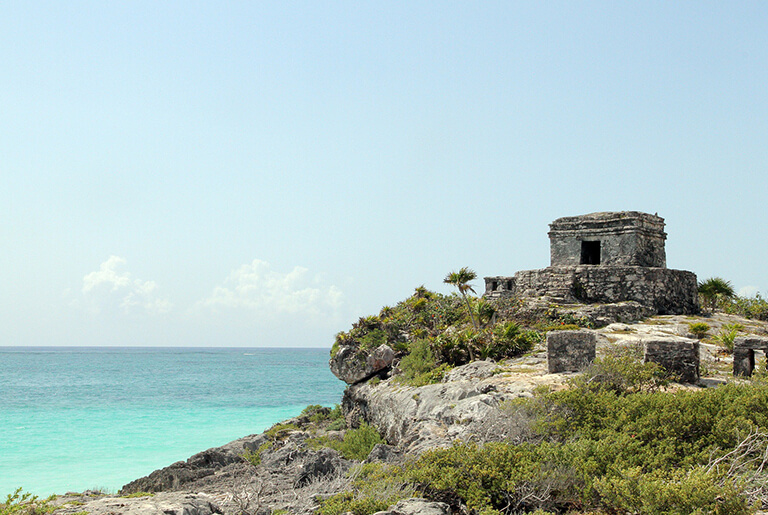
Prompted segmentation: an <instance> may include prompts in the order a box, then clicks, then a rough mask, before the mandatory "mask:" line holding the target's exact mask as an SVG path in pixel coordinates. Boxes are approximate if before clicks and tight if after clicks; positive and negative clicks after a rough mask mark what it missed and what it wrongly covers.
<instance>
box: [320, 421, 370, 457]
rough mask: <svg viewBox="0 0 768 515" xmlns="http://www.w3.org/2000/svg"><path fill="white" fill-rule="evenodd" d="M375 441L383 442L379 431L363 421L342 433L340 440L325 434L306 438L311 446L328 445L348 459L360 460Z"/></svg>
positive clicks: (366, 455) (365, 455)
mask: <svg viewBox="0 0 768 515" xmlns="http://www.w3.org/2000/svg"><path fill="white" fill-rule="evenodd" d="M377 443H384V439H383V438H381V435H380V434H379V432H378V431H377V430H376V428H374V427H373V426H369V425H368V424H366V423H365V422H363V423H362V424H361V425H360V427H358V428H357V429H350V430H348V431H347V432H345V433H344V437H343V439H342V440H335V439H331V438H328V437H327V436H319V437H314V438H309V439H307V445H309V446H310V447H312V448H320V447H330V448H331V449H335V450H337V451H339V453H340V454H341V455H342V456H344V457H345V458H347V459H349V460H358V461H362V460H364V459H365V458H367V457H368V454H369V453H370V452H371V449H373V446H374V445H376V444H377Z"/></svg>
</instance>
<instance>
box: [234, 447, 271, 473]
mask: <svg viewBox="0 0 768 515" xmlns="http://www.w3.org/2000/svg"><path fill="white" fill-rule="evenodd" d="M271 448H272V442H264V443H263V444H261V445H260V446H259V448H258V449H256V450H255V451H251V450H250V449H246V451H245V452H244V453H242V454H241V455H240V457H241V458H243V459H244V460H245V461H247V462H248V463H250V464H251V465H253V466H254V467H258V466H259V465H261V453H263V452H264V451H267V450H269V449H271Z"/></svg>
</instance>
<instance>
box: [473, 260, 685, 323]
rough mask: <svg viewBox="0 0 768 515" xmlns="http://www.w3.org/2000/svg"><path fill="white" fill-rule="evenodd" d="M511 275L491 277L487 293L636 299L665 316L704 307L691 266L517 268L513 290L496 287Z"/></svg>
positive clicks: (562, 299)
mask: <svg viewBox="0 0 768 515" xmlns="http://www.w3.org/2000/svg"><path fill="white" fill-rule="evenodd" d="M489 279H490V280H489ZM505 279H506V278H504V277H493V278H490V277H489V278H486V283H485V286H486V291H485V295H486V297H488V298H503V297H509V296H518V297H549V298H551V299H553V300H555V301H560V302H565V303H583V304H593V303H600V304H609V303H615V302H623V301H636V302H639V303H640V304H642V305H644V306H648V307H650V308H652V309H653V310H654V312H655V313H658V314H661V315H672V314H675V315H676V314H695V313H698V312H699V299H698V291H697V283H696V274H694V273H693V272H688V271H685V270H671V269H668V268H647V267H639V266H606V267H602V266H592V265H579V266H567V267H566V266H560V267H549V268H543V269H540V270H523V271H520V272H517V273H516V274H515V276H514V277H513V278H511V279H512V283H511V284H512V285H513V289H512V290H506V289H500V288H498V287H497V289H496V290H493V289H491V288H492V286H493V285H494V284H496V285H497V286H498V285H501V284H507V283H506V282H505Z"/></svg>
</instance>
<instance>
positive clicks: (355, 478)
mask: <svg viewBox="0 0 768 515" xmlns="http://www.w3.org/2000/svg"><path fill="white" fill-rule="evenodd" d="M349 475H350V478H351V480H352V485H351V489H350V490H347V491H345V492H341V493H338V494H336V495H333V496H331V497H329V498H328V499H326V500H324V501H321V503H320V504H321V505H320V509H319V510H318V512H317V513H319V514H320V515H341V514H344V513H350V512H351V513H353V514H355V515H370V514H372V513H375V512H377V511H383V510H386V509H387V507H389V506H391V505H393V504H395V503H396V502H397V501H400V500H402V499H407V498H409V497H413V495H414V494H415V488H414V487H413V485H411V484H410V483H409V482H408V481H407V480H406V479H405V478H404V477H403V474H402V470H401V469H400V468H399V467H394V466H388V465H383V464H381V463H363V464H361V465H357V466H356V467H353V468H352V470H351V471H350V473H349Z"/></svg>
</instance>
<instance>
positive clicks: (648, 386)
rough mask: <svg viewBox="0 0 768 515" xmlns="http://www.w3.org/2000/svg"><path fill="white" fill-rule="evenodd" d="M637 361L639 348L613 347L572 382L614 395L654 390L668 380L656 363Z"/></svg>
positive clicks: (639, 354) (640, 356)
mask: <svg viewBox="0 0 768 515" xmlns="http://www.w3.org/2000/svg"><path fill="white" fill-rule="evenodd" d="M641 358H642V350H640V348H639V346H631V345H621V346H617V347H614V348H612V349H610V350H608V351H606V353H605V355H604V356H603V357H600V358H597V359H595V361H594V362H593V363H592V364H591V365H590V366H589V367H587V369H586V370H585V371H584V373H583V374H582V375H580V376H577V377H576V378H574V379H573V381H572V383H573V384H574V385H576V386H577V387H578V388H582V389H586V390H590V391H596V392H600V391H609V392H612V393H615V394H618V395H625V394H629V393H634V392H643V391H646V392H647V391H657V390H659V389H660V388H662V387H664V386H666V385H667V384H668V382H669V381H668V379H667V376H666V373H665V372H664V369H663V368H662V367H661V366H660V365H658V364H656V363H643V362H642V361H640V359H641Z"/></svg>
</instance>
